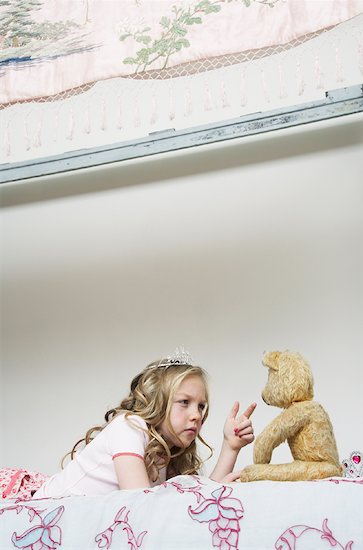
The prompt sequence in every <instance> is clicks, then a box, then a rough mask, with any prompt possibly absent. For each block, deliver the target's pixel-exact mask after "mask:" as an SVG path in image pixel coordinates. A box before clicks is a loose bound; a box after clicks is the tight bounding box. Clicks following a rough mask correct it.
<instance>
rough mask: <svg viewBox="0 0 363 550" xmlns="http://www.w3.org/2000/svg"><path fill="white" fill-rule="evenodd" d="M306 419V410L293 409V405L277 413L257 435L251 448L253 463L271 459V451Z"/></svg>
mask: <svg viewBox="0 0 363 550" xmlns="http://www.w3.org/2000/svg"><path fill="white" fill-rule="evenodd" d="M308 421H309V415H308V412H307V411H303V410H295V408H294V407H293V406H292V407H289V408H288V409H286V410H285V411H283V412H282V413H281V414H279V416H278V417H277V418H275V419H274V420H273V421H272V422H270V424H269V425H268V426H266V428H265V429H264V430H263V432H262V433H261V434H260V435H259V436H257V438H256V441H255V445H254V449H253V461H254V463H255V464H268V463H269V462H270V461H271V456H272V451H273V450H274V449H275V448H276V447H278V446H279V445H281V443H283V442H284V441H286V439H288V438H290V437H292V436H293V435H295V434H296V433H297V432H298V431H299V430H301V428H303V426H305V424H306V423H307V422H308Z"/></svg>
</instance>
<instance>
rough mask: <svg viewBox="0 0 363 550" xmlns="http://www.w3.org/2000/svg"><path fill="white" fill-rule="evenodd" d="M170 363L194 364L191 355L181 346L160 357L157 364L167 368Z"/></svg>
mask: <svg viewBox="0 0 363 550" xmlns="http://www.w3.org/2000/svg"><path fill="white" fill-rule="evenodd" d="M172 365H190V366H195V364H194V359H193V357H192V356H191V355H190V353H189V352H188V351H186V349H184V347H183V346H180V347H178V348H176V350H175V351H174V353H173V355H168V356H167V357H166V358H165V359H161V360H160V362H159V363H158V365H157V366H158V367H165V368H168V367H171V366H172Z"/></svg>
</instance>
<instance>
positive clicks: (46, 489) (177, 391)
mask: <svg viewBox="0 0 363 550" xmlns="http://www.w3.org/2000/svg"><path fill="white" fill-rule="evenodd" d="M208 405H209V403H208V389H207V381H206V374H205V372H204V371H203V369H201V368H200V367H198V366H194V365H193V364H192V360H191V358H190V356H189V355H188V354H186V353H185V352H184V351H183V352H182V353H180V352H177V353H176V354H174V355H173V356H170V357H167V358H166V359H163V360H161V361H156V362H154V363H151V364H150V365H148V366H147V367H146V368H145V369H144V370H143V371H142V372H141V373H140V374H138V375H137V376H136V377H135V378H134V379H133V380H132V382H131V389H130V394H129V396H128V397H126V398H125V399H123V400H122V401H121V403H120V405H119V406H118V407H115V408H114V409H111V410H110V411H108V412H107V413H106V415H105V420H106V423H105V424H104V425H103V426H102V427H94V428H91V429H90V430H88V432H87V433H86V435H85V437H84V438H83V439H81V440H80V441H78V442H77V443H76V444H75V445H74V447H73V449H72V450H71V452H70V453H68V454H70V456H71V459H72V460H71V462H69V463H68V465H67V466H66V467H65V468H64V469H63V470H62V471H61V472H60V473H58V474H55V475H54V476H52V477H50V478H49V479H48V480H47V481H46V482H45V483H44V484H43V485H42V486H41V487H40V489H39V490H38V491H36V493H35V494H34V496H33V498H43V497H60V496H65V495H99V494H105V493H109V492H111V491H115V490H116V489H136V488H141V487H150V486H153V485H158V484H160V483H162V482H163V481H165V480H166V479H168V478H170V477H172V476H175V475H179V474H196V473H198V470H199V468H200V467H201V464H202V461H201V459H200V458H199V457H198V454H197V447H196V440H197V439H198V440H199V441H201V443H203V444H204V445H206V446H207V447H208V448H209V449H210V451H212V449H211V447H209V445H208V444H207V443H206V442H205V441H204V440H203V438H202V436H201V435H200V430H201V427H202V425H203V423H204V422H205V420H206V418H207V416H208ZM255 407H256V404H255V403H254V404H252V405H250V406H249V407H248V409H247V410H246V411H245V413H244V414H243V415H241V416H240V417H239V418H237V413H238V409H239V403H237V402H236V403H235V404H234V405H233V408H232V411H231V413H230V414H229V416H228V418H227V420H226V422H225V425H224V430H223V433H224V440H223V445H222V449H221V453H220V456H219V459H218V462H217V464H216V467H215V468H214V470H213V472H212V474H211V476H210V477H211V478H212V479H214V480H215V481H218V482H231V481H235V480H236V479H238V478H239V475H240V473H239V472H235V473H232V470H233V468H234V465H235V462H236V459H237V455H238V453H239V451H240V449H241V448H242V447H244V446H245V445H247V444H248V443H251V442H252V441H253V439H254V436H253V429H252V424H251V421H250V419H249V417H250V415H251V414H252V412H253V411H254V409H255ZM81 443H83V444H84V448H83V449H82V450H78V448H79V445H80V444H81ZM66 456H67V455H66Z"/></svg>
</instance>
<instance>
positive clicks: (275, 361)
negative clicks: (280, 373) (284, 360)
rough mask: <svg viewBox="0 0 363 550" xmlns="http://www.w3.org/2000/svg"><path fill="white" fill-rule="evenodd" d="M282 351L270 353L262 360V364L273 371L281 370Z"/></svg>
mask: <svg viewBox="0 0 363 550" xmlns="http://www.w3.org/2000/svg"><path fill="white" fill-rule="evenodd" d="M280 355H281V351H268V352H267V353H265V354H264V356H263V358H262V364H263V365H264V366H265V367H268V368H269V369H272V370H279V357H280Z"/></svg>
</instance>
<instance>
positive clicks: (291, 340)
mask: <svg viewBox="0 0 363 550" xmlns="http://www.w3.org/2000/svg"><path fill="white" fill-rule="evenodd" d="M362 143H363V119H362V117H360V116H355V117H347V118H344V119H340V120H339V121H331V122H329V123H320V124H315V125H311V126H306V127H301V128H298V129H291V130H285V131H282V132H278V133H273V134H269V135H265V136H263V137H254V138H249V139H243V140H238V141H237V140H236V141H235V142H230V143H229V144H220V145H218V146H208V147H206V148H199V149H196V150H195V151H188V152H180V153H178V154H174V155H164V156H158V157H154V158H149V159H146V160H144V161H137V162H128V163H123V164H120V165H119V166H116V165H115V166H106V167H104V168H102V169H97V170H88V171H84V172H74V173H71V174H69V175H62V176H54V177H50V178H47V179H44V180H42V179H37V180H34V181H27V182H24V183H17V184H8V185H5V186H3V189H2V203H3V211H2V235H3V240H2V245H1V254H2V294H1V300H2V304H1V322H2V330H1V335H2V343H1V346H2V348H1V349H2V352H1V355H2V357H1V360H2V384H1V408H2V410H1V419H2V426H1V444H2V457H1V464H2V465H5V466H23V467H27V468H30V469H35V470H40V471H43V472H47V473H53V472H55V471H56V470H57V469H58V465H59V460H60V458H61V457H62V455H63V454H64V453H65V452H67V451H68V450H69V449H70V447H71V446H72V445H73V443H74V442H75V441H76V440H77V439H78V438H80V437H81V436H83V434H84V433H85V431H86V430H87V429H88V428H89V427H91V426H92V425H96V424H99V423H101V422H102V418H103V415H104V413H105V411H106V410H107V409H108V408H110V407H112V406H113V405H114V404H116V403H117V402H118V401H119V400H120V399H121V398H122V397H123V396H125V395H126V394H127V392H128V384H129V382H130V380H131V378H132V377H133V376H134V375H135V374H136V373H137V372H138V371H139V370H141V369H142V368H143V367H144V366H145V365H146V364H147V363H148V362H149V361H152V360H154V359H156V358H158V357H160V356H162V355H165V354H170V353H172V352H173V350H174V348H175V347H176V346H177V345H180V344H182V345H185V346H186V347H187V348H188V349H189V350H190V352H191V353H192V355H193V356H194V357H195V358H196V360H197V361H198V362H199V363H200V364H201V365H202V366H203V367H205V368H206V369H207V370H208V372H209V373H210V384H211V394H212V410H211V414H210V418H209V420H208V424H207V425H206V427H205V431H204V435H205V437H206V439H207V441H209V442H210V443H211V444H212V445H213V446H214V447H216V448H219V445H220V443H221V434H222V425H223V422H224V418H225V416H226V414H227V413H228V411H229V409H230V407H231V405H232V403H233V401H234V400H235V399H239V400H240V401H241V406H242V407H247V405H248V404H249V403H250V402H251V401H254V400H256V401H257V402H258V408H257V410H256V411H255V413H254V424H255V430H256V433H259V432H260V431H261V430H262V429H263V428H264V426H265V425H266V424H267V423H268V422H269V421H270V420H272V419H273V418H274V417H275V416H276V415H277V414H278V413H279V410H278V409H276V408H270V407H268V406H267V405H265V404H264V403H263V402H262V399H261V398H260V392H261V390H262V388H263V386H264V384H265V381H266V378H267V372H266V370H265V369H264V368H263V367H262V366H261V357H262V354H263V352H264V350H271V349H292V350H296V351H299V352H301V353H302V354H303V355H305V356H306V358H307V359H308V360H309V362H310V364H311V366H312V369H313V372H314V375H315V393H316V399H317V400H318V401H319V402H321V403H322V404H323V405H324V406H325V407H326V409H327V410H328V412H329V414H330V417H331V420H332V422H333V425H334V428H335V434H336V439H337V442H338V447H339V451H340V455H341V458H344V457H345V456H347V455H349V453H350V452H351V451H352V450H358V449H360V450H363V441H362V430H361V422H362V420H361V419H362V415H363V405H362V400H361V388H362V364H361V357H362V354H361V341H362V326H363V324H362V321H363V293H362V280H363V252H362V234H363V216H362V206H363V205H362V200H363V188H362V168H363V166H362V164H363V160H362V159H363V156H362ZM251 460H252V446H250V447H248V448H246V449H245V450H244V451H242V453H241V455H240V460H239V463H238V466H240V467H242V466H243V465H246V464H248V463H250V462H251ZM281 460H283V461H289V460H290V454H289V450H288V448H287V446H282V447H281V448H279V449H277V450H276V451H275V453H274V455H273V461H274V462H278V461H281ZM213 464H214V459H212V460H211V461H209V462H208V463H207V465H206V472H209V471H210V470H211V468H212V465H213Z"/></svg>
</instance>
